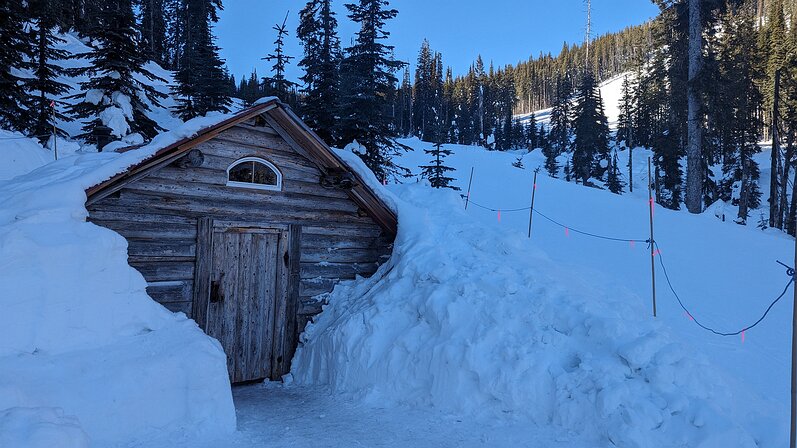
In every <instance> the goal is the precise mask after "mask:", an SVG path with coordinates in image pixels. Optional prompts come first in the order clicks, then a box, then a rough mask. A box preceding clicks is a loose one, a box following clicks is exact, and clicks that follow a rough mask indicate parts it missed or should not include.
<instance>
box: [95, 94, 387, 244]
mask: <svg viewBox="0 0 797 448" xmlns="http://www.w3.org/2000/svg"><path fill="white" fill-rule="evenodd" d="M266 113H268V114H269V117H270V118H269V119H270V120H272V125H273V126H274V127H275V128H277V131H278V132H280V133H281V134H283V138H285V140H286V141H287V142H288V143H289V144H291V146H293V147H294V149H295V150H296V151H297V152H299V153H300V154H302V155H304V156H305V157H307V158H308V159H310V160H311V161H312V162H314V163H315V165H316V166H317V167H318V168H319V170H321V172H322V173H325V174H326V173H328V172H340V171H344V172H349V173H351V174H352V175H353V177H354V180H355V182H354V186H353V187H352V188H351V190H349V191H348V193H349V196H350V197H351V198H352V200H354V201H355V202H357V203H358V205H359V206H360V207H362V208H363V209H364V210H365V211H366V212H367V213H368V214H369V215H370V216H371V217H372V218H373V219H374V220H375V221H376V222H377V223H378V224H379V225H380V226H382V227H383V228H384V229H385V230H387V231H388V232H390V233H393V234H395V233H396V229H397V226H398V220H397V218H396V213H395V207H394V206H393V204H392V203H391V201H390V200H389V199H388V198H387V196H385V195H384V194H379V193H377V191H378V190H380V189H381V188H380V186H379V183H378V182H376V179H375V178H374V176H373V174H372V173H371V172H370V170H368V169H367V168H365V166H364V165H362V164H361V163H357V162H353V161H352V158H350V157H346V154H342V153H340V152H335V151H334V150H332V149H331V148H330V147H329V146H328V145H327V144H326V143H324V141H323V140H321V139H320V138H319V137H318V136H317V135H316V134H315V133H314V132H313V131H312V130H311V129H310V128H309V127H308V126H307V125H306V124H305V123H304V122H303V121H302V120H301V119H300V118H299V117H298V116H296V114H294V113H293V111H291V110H290V108H289V107H287V106H285V105H284V104H283V103H282V102H280V101H279V99H277V98H274V97H270V98H264V99H262V100H259V101H258V102H257V103H256V104H255V105H254V106H252V107H250V108H248V109H245V110H243V111H241V112H238V113H236V114H226V115H222V114H219V115H214V116H212V117H206V118H201V119H195V120H191V121H189V122H187V123H186V124H185V125H183V126H181V127H179V128H177V129H175V130H174V131H171V132H167V133H164V134H161V135H159V136H158V137H156V138H155V139H154V140H153V141H152V142H150V143H149V144H147V145H144V146H140V147H139V146H133V147H128V148H120V149H117V150H116V151H115V152H116V153H119V154H120V158H119V162H118V163H117V164H115V165H114V166H113V167H112V168H109V169H108V170H104V171H103V172H102V173H101V174H98V175H97V176H95V177H93V178H92V179H93V180H94V183H92V184H90V185H88V187H86V193H87V195H88V197H89V200H90V201H91V199H92V198H93V197H99V196H98V195H101V194H102V193H103V192H108V191H110V190H112V189H113V188H115V187H116V188H118V187H119V186H120V185H122V184H124V183H125V181H127V180H129V179H130V178H131V177H132V176H134V175H136V174H138V173H141V172H142V171H146V170H148V169H150V168H153V167H155V166H157V165H158V164H159V163H163V162H165V161H168V160H173V159H174V158H175V157H179V156H181V155H182V154H184V153H186V152H188V151H190V150H191V149H192V148H193V147H195V146H196V145H198V144H200V143H202V142H204V141H207V140H209V139H211V138H213V137H214V136H216V135H217V134H219V133H221V132H223V131H224V130H226V129H228V128H230V127H232V126H235V125H236V124H238V123H241V122H244V121H246V120H249V119H251V118H253V117H256V116H258V115H262V114H266ZM344 159H345V160H344Z"/></svg>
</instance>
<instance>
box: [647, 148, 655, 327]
mask: <svg viewBox="0 0 797 448" xmlns="http://www.w3.org/2000/svg"><path fill="white" fill-rule="evenodd" d="M651 171H652V170H651V169H650V157H648V205H649V206H650V279H651V284H652V286H653V317H656V244H655V242H656V240H654V239H653V186H652V184H651V182H652V181H653V177H652V176H651Z"/></svg>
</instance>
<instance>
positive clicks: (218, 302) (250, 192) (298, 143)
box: [87, 99, 396, 383]
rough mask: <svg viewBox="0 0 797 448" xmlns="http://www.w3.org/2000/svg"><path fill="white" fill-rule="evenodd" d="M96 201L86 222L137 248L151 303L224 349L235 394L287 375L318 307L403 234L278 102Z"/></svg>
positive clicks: (175, 149)
mask: <svg viewBox="0 0 797 448" xmlns="http://www.w3.org/2000/svg"><path fill="white" fill-rule="evenodd" d="M135 150H137V149H136V148H128V149H124V150H120V151H135ZM87 196H88V201H87V209H88V211H89V220H90V221H92V222H94V223H96V224H98V225H101V226H103V227H107V228H109V229H112V230H114V231H116V232H118V233H120V234H121V235H122V236H124V237H125V238H126V239H127V240H128V242H129V249H128V252H129V262H130V265H131V266H133V267H134V268H136V269H138V270H139V271H140V272H141V274H143V276H144V278H145V279H146V280H147V282H148V285H149V286H148V288H147V292H148V293H149V295H150V296H151V297H152V298H153V299H154V300H156V301H158V302H160V303H161V304H163V306H165V307H166V308H168V309H170V310H172V311H182V312H184V313H186V314H187V315H188V316H189V317H191V318H193V319H194V320H195V321H196V322H197V323H198V324H199V326H200V327H201V328H202V329H203V330H204V331H205V332H206V333H207V334H209V335H210V336H212V337H214V338H216V339H218V340H219V342H221V345H222V347H224V351H225V352H226V353H227V361H228V368H229V371H230V378H231V380H232V382H233V383H239V382H246V381H254V380H260V379H264V378H270V379H272V380H278V379H280V377H281V376H282V375H284V374H286V373H288V372H289V371H290V361H291V359H292V357H293V354H294V352H295V350H296V346H297V344H298V340H299V334H300V332H301V331H302V330H303V329H304V326H305V325H306V323H307V322H308V321H309V319H311V317H312V316H313V315H315V314H317V313H319V312H320V310H321V304H320V303H319V301H318V300H317V296H319V295H321V294H324V293H327V292H329V291H331V290H332V288H333V287H334V285H335V284H336V282H338V281H340V280H342V279H353V278H355V276H358V275H359V276H369V275H371V274H373V273H374V272H375V271H376V269H377V267H378V266H379V265H380V263H382V262H384V261H385V260H386V259H387V258H388V257H389V256H390V253H391V249H392V243H393V240H394V238H395V234H396V216H395V214H394V213H393V212H392V211H391V210H390V208H388V207H387V206H386V204H384V203H383V202H382V201H381V200H380V199H379V197H378V196H377V195H376V194H375V193H374V191H373V190H371V189H370V188H369V187H368V186H367V185H366V183H365V182H364V181H363V179H362V178H361V177H360V176H359V175H358V174H357V173H356V172H353V171H352V170H351V169H350V168H349V167H348V166H347V165H346V164H345V163H343V161H342V160H341V159H340V158H339V157H338V156H336V154H335V153H334V152H333V151H332V150H331V149H330V148H329V147H328V146H327V145H326V144H325V143H324V142H323V141H321V140H320V139H319V138H318V137H317V136H316V134H315V133H313V132H312V131H311V130H310V129H309V128H308V127H307V126H306V125H305V124H304V123H303V122H302V121H301V120H300V119H299V118H298V117H297V116H296V115H295V114H294V113H293V112H292V111H291V110H290V109H289V108H287V107H286V106H284V105H283V104H282V103H280V102H279V101H278V100H276V99H275V100H271V101H268V102H265V103H263V104H259V105H257V106H255V107H252V108H250V109H247V110H245V111H243V112H240V113H238V114H236V115H235V116H233V117H231V118H228V119H226V120H224V121H221V122H220V123H217V124H215V125H213V126H210V127H207V128H205V129H203V130H202V131H200V132H198V133H197V134H196V135H194V136H193V137H190V138H186V139H183V140H180V141H178V142H176V143H174V144H171V145H169V146H167V147H165V148H162V149H159V150H158V151H157V152H156V153H154V155H152V156H151V157H148V158H146V160H144V161H143V162H140V163H138V164H136V165H135V166H132V167H130V168H129V169H128V170H126V171H125V172H123V173H120V174H118V175H116V176H115V177H113V178H111V179H109V180H107V181H105V182H103V183H101V184H99V185H96V186H94V187H92V188H90V189H89V190H88V191H87Z"/></svg>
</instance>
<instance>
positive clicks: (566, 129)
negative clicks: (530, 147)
mask: <svg viewBox="0 0 797 448" xmlns="http://www.w3.org/2000/svg"><path fill="white" fill-rule="evenodd" d="M570 90H571V89H570V83H569V82H568V81H567V79H563V78H559V79H557V82H556V97H555V98H554V103H553V107H552V108H551V125H550V126H551V130H550V133H549V134H548V139H549V142H550V144H551V149H552V150H553V151H554V152H556V153H557V155H559V154H561V153H563V152H566V151H568V150H569V149H570V136H571V123H570V115H571V113H570V94H571V91H570Z"/></svg>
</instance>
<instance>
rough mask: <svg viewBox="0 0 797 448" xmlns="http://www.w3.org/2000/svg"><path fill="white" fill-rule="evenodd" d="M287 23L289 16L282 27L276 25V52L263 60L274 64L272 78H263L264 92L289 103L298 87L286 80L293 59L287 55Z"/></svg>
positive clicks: (286, 16)
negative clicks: (290, 97)
mask: <svg viewBox="0 0 797 448" xmlns="http://www.w3.org/2000/svg"><path fill="white" fill-rule="evenodd" d="M287 23H288V15H287V14H286V15H285V20H284V21H283V22H282V25H279V24H277V25H274V27H273V28H272V29H273V30H274V31H276V32H277V40H275V41H274V52H273V53H269V54H268V56H266V57H264V58H263V60H264V61H268V62H274V65H273V66H272V67H271V72H272V76H270V77H266V78H263V90H265V92H266V94H267V95H272V96H276V97H278V98H279V99H281V100H282V101H284V102H287V101H288V98H289V93H290V90H291V89H293V87H294V86H296V83H294V82H292V81H289V80H288V79H287V78H285V69H286V68H287V67H288V64H290V62H291V60H292V59H293V56H288V55H286V54H285V37H287V36H288V28H287V25H286V24H287Z"/></svg>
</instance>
